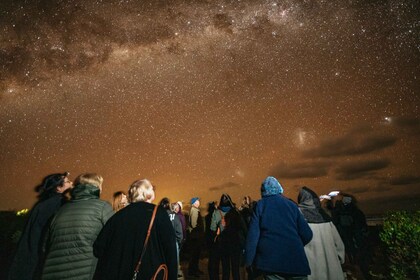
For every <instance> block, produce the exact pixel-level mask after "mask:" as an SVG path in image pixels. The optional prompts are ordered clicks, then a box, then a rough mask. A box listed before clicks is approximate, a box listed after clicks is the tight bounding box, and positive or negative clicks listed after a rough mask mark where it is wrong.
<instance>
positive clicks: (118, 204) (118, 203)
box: [112, 191, 126, 212]
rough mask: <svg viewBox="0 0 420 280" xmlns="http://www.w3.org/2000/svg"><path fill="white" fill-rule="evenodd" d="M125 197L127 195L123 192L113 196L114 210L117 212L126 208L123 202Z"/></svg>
mask: <svg viewBox="0 0 420 280" xmlns="http://www.w3.org/2000/svg"><path fill="white" fill-rule="evenodd" d="M124 196H125V193H124V192H122V191H118V192H115V193H114V195H113V196H112V209H114V211H115V212H117V211H119V210H121V209H123V208H124V207H125V206H126V204H124V203H123V202H122V199H123V197H124Z"/></svg>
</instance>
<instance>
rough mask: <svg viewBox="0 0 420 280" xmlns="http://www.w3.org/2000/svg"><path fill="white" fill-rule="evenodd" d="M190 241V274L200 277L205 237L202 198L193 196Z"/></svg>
mask: <svg viewBox="0 0 420 280" xmlns="http://www.w3.org/2000/svg"><path fill="white" fill-rule="evenodd" d="M188 231H189V235H188V239H189V240H188V242H189V246H190V247H189V248H191V256H190V262H189V264H188V274H189V276H192V277H199V276H200V275H201V274H203V272H202V271H201V270H199V268H198V263H199V261H200V253H201V247H202V246H203V244H202V243H203V239H204V225H203V218H202V217H201V214H200V199H199V198H198V197H193V198H192V199H191V210H190V216H189V226H188Z"/></svg>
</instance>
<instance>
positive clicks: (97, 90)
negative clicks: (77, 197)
mask: <svg viewBox="0 0 420 280" xmlns="http://www.w3.org/2000/svg"><path fill="white" fill-rule="evenodd" d="M419 79H420V2H419V1H418V0H395V1H387V0H377V1H373V0H371V1H367V0H366V1H362V0H354V1H350V0H347V1H344V0H337V1H330V0H295V1H289V0H286V1H280V0H279V1H268V0H242V1H239V0H237V1H233V0H231V1H228V0H225V1H211V0H197V1H187V0H185V1H170V0H166V1H158V0H150V1H149V0H142V1H139V0H132V1H114V0H107V1H105V0H104V1H81V0H72V1H68V0H50V1H47V0H33V1H29V0H27V1H22V0H2V1H1V2H0V143H1V144H0V145H1V146H0V197H1V198H2V199H1V202H0V210H7V209H21V208H30V207H32V205H33V204H34V202H35V201H36V193H35V192H34V187H35V186H36V185H37V184H39V183H40V181H41V180H42V178H43V177H45V176H46V175H48V174H50V173H55V172H64V171H70V173H71V176H70V178H71V179H73V180H74V178H75V177H76V176H77V175H78V174H80V173H82V172H96V173H99V174H101V175H102V176H103V177H104V186H103V187H104V192H103V194H102V198H104V199H106V200H110V198H111V196H112V193H113V192H115V191H118V190H127V189H128V187H129V185H130V184H131V183H132V182H133V181H134V180H136V179H141V178H148V179H150V180H151V181H152V183H154V184H155V185H156V186H157V199H160V198H162V197H164V196H167V197H169V198H170V199H171V200H174V201H176V200H182V201H184V202H185V203H188V201H189V199H190V198H191V197H192V196H199V197H201V198H202V203H203V204H205V203H206V202H208V201H210V200H214V199H219V197H220V195H221V194H222V193H224V192H227V193H228V194H230V195H231V196H232V199H233V200H234V202H237V203H240V201H239V199H240V197H242V196H243V195H251V197H253V198H255V199H258V198H260V195H259V187H260V185H261V182H262V181H263V180H264V178H265V177H266V176H268V175H272V176H275V177H277V178H278V179H279V181H280V183H281V184H282V185H283V187H284V189H285V195H286V196H288V197H290V198H292V199H294V200H296V197H297V194H298V189H299V188H300V187H301V186H304V185H306V186H308V187H311V188H313V189H314V190H315V191H316V192H317V193H318V194H319V195H321V194H325V193H328V192H329V191H332V190H342V191H346V192H349V193H351V194H353V195H355V197H356V198H357V199H358V200H359V203H360V206H361V207H362V209H363V210H364V211H365V212H367V213H368V214H376V213H382V212H383V211H385V210H398V209H420V108H419V106H420V82H419ZM156 202H157V201H156ZM204 207H205V205H204Z"/></svg>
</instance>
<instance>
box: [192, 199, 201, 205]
mask: <svg viewBox="0 0 420 280" xmlns="http://www.w3.org/2000/svg"><path fill="white" fill-rule="evenodd" d="M197 200H200V199H199V198H198V197H193V198H191V205H193V204H194V203H195V202H196V201H197Z"/></svg>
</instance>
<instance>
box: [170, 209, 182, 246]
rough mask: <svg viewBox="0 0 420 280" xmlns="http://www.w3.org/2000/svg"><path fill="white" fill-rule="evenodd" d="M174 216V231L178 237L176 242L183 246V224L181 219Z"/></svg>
mask: <svg viewBox="0 0 420 280" xmlns="http://www.w3.org/2000/svg"><path fill="white" fill-rule="evenodd" d="M173 215H174V230H175V236H176V242H177V243H178V245H180V246H181V243H182V240H183V239H184V236H183V233H182V224H181V220H180V219H179V217H178V215H176V214H175V213H173Z"/></svg>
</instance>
